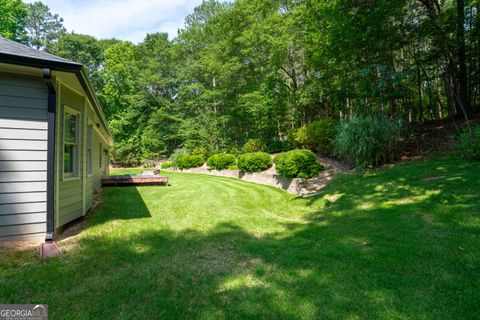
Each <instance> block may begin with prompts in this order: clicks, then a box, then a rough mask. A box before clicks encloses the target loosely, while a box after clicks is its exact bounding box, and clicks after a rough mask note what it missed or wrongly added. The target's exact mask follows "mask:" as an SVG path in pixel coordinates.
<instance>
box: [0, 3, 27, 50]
mask: <svg viewBox="0 0 480 320" xmlns="http://www.w3.org/2000/svg"><path fill="white" fill-rule="evenodd" d="M27 14H28V10H27V6H26V5H25V4H24V3H23V2H22V1H21V0H0V35H1V36H2V37H5V38H7V39H11V40H14V41H18V42H22V41H24V40H25V19H26V17H27Z"/></svg>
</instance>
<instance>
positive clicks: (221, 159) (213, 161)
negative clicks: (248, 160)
mask: <svg viewBox="0 0 480 320" xmlns="http://www.w3.org/2000/svg"><path fill="white" fill-rule="evenodd" d="M235 163H237V158H236V157H235V155H234V154H229V153H219V154H214V155H213V156H211V157H210V158H208V160H207V166H208V167H209V168H210V169H216V170H224V169H227V168H228V167H229V166H232V165H235Z"/></svg>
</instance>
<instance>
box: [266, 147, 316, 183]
mask: <svg viewBox="0 0 480 320" xmlns="http://www.w3.org/2000/svg"><path fill="white" fill-rule="evenodd" d="M273 162H274V163H275V167H276V169H277V171H278V173H280V174H281V175H282V176H284V177H287V178H303V179H308V178H313V177H316V176H318V174H319V173H320V171H321V170H323V169H324V167H323V165H321V164H320V163H318V161H317V158H316V157H315V155H314V154H313V152H312V151H310V150H292V151H288V152H284V153H280V154H279V155H278V156H277V157H276V158H275V159H274V160H273Z"/></svg>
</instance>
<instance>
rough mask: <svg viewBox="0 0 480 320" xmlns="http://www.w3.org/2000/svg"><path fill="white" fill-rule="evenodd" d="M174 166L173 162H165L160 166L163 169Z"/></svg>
mask: <svg viewBox="0 0 480 320" xmlns="http://www.w3.org/2000/svg"><path fill="white" fill-rule="evenodd" d="M171 167H173V164H172V163H171V162H168V161H167V162H163V163H162V164H161V165H160V168H161V169H168V168H171Z"/></svg>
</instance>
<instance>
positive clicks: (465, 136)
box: [459, 126, 480, 160]
mask: <svg viewBox="0 0 480 320" xmlns="http://www.w3.org/2000/svg"><path fill="white" fill-rule="evenodd" d="M459 148H460V151H461V152H462V155H463V156H464V157H465V158H467V159H470V160H480V126H476V127H475V128H473V129H472V132H469V131H464V132H463V133H461V134H460V144H459Z"/></svg>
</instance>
